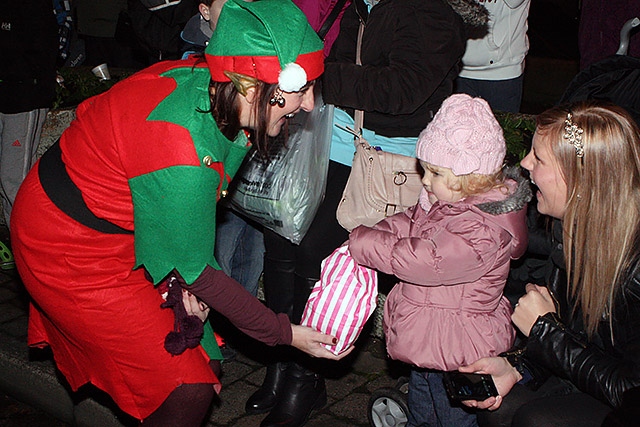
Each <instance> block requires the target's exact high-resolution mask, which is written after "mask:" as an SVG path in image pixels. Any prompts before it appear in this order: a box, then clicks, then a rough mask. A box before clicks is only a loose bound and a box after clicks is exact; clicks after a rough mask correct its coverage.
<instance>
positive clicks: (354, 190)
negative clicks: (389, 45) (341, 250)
mask: <svg viewBox="0 0 640 427" xmlns="http://www.w3.org/2000/svg"><path fill="white" fill-rule="evenodd" d="M363 32H364V24H362V23H360V29H359V31H358V44H357V48H356V63H357V64H358V65H361V61H360V46H361V43H362V34H363ZM354 121H355V129H354V130H351V129H348V128H343V129H345V130H346V131H348V132H351V133H353V134H354V137H355V140H354V143H355V146H356V152H355V156H354V158H353V164H352V166H351V173H350V175H349V179H348V180H347V185H346V186H345V188H344V192H343V193H342V199H341V200H340V203H339V204H338V209H337V211H336V216H337V218H338V222H339V223H340V225H341V226H342V227H344V228H345V229H346V230H348V231H351V230H353V229H354V228H356V227H357V226H359V225H366V226H372V225H374V224H376V223H377V222H378V221H380V220H382V219H383V218H385V217H387V216H391V215H394V214H396V213H398V212H402V211H404V210H405V209H407V208H409V207H411V206H413V205H415V204H416V203H417V202H418V197H419V195H420V190H421V189H422V181H421V180H422V168H421V166H420V164H419V163H418V160H417V159H416V158H415V157H408V156H403V155H401V154H393V153H388V152H385V151H382V150H380V149H377V148H375V147H372V146H371V145H369V143H368V142H367V140H366V139H364V138H363V137H362V135H361V133H362V131H361V129H362V125H363V121H364V113H363V111H362V110H356V112H355V117H354Z"/></svg>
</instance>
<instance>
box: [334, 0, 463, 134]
mask: <svg viewBox="0 0 640 427" xmlns="http://www.w3.org/2000/svg"><path fill="white" fill-rule="evenodd" d="M456 3H464V2H460V1H456ZM361 19H362V20H363V21H364V22H365V23H366V29H365V32H364V36H363V42H362V55H361V57H362V64H363V65H362V66H358V65H356V64H355V53H356V40H357V35H358V27H359V22H360V20H361ZM466 34H467V32H466V30H465V24H464V23H463V20H462V18H461V17H460V15H459V14H458V13H456V12H454V10H453V9H452V7H451V6H450V5H449V4H448V3H447V2H446V1H445V0H429V1H425V0H380V2H379V3H377V4H376V5H375V6H374V7H373V8H372V9H371V12H370V13H368V12H367V6H366V4H365V2H364V0H355V1H354V2H353V3H352V4H351V6H350V7H348V8H347V10H346V11H345V13H344V16H343V18H342V21H341V26H340V34H339V35H338V38H337V39H336V41H335V43H334V45H333V47H332V49H331V54H330V55H329V57H328V58H327V61H326V63H325V65H326V67H325V72H324V76H323V95H324V100H325V101H326V102H328V103H331V104H335V105H337V106H338V107H341V108H344V109H346V110H347V111H348V112H349V113H350V114H351V115H353V109H361V110H364V111H365V114H364V127H365V128H367V129H370V130H372V131H375V132H376V133H378V134H381V135H384V136H388V137H398V136H405V137H412V136H417V135H418V134H419V133H420V131H422V130H423V129H424V128H425V127H426V125H427V124H428V123H429V121H430V120H431V118H432V117H433V114H435V112H436V111H437V110H438V108H440V104H441V103H442V101H443V100H444V99H445V98H446V97H447V96H449V95H450V94H451V93H452V90H453V80H454V79H455V78H456V76H457V75H458V71H459V62H460V58H461V57H462V55H463V54H464V50H465V44H466Z"/></svg>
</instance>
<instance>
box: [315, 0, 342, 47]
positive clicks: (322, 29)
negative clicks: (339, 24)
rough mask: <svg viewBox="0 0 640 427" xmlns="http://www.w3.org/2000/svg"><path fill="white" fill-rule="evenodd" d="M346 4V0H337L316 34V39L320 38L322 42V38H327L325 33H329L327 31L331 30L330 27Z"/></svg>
mask: <svg viewBox="0 0 640 427" xmlns="http://www.w3.org/2000/svg"><path fill="white" fill-rule="evenodd" d="M346 2H347V0H338V1H337V2H336V4H335V5H334V6H333V9H331V12H330V13H329V15H328V16H327V19H325V20H324V22H323V23H322V27H320V29H319V30H318V32H317V34H318V37H320V39H321V40H323V41H324V38H325V37H326V36H327V33H328V32H329V29H331V26H332V25H333V23H334V22H335V21H336V19H337V18H338V15H339V14H340V11H341V10H342V7H343V6H344V4H345V3H346Z"/></svg>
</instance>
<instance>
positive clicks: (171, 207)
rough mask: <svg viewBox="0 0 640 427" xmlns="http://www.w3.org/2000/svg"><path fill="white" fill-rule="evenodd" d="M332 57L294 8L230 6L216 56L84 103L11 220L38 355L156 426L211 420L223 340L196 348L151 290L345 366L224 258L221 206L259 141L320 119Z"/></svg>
mask: <svg viewBox="0 0 640 427" xmlns="http://www.w3.org/2000/svg"><path fill="white" fill-rule="evenodd" d="M284 17H286V22H284V21H285V19H284ZM239 35H242V37H239ZM322 48H323V45H322V42H321V41H320V39H318V37H317V36H316V34H315V32H314V31H313V30H312V29H311V28H310V27H309V25H308V23H307V20H306V18H305V16H304V15H303V14H302V13H301V12H300V10H299V9H297V8H296V7H295V6H294V5H293V4H292V3H291V2H290V0H264V1H260V2H255V3H245V2H243V1H241V0H229V1H228V2H227V4H226V5H225V6H224V8H223V10H222V13H221V16H220V21H219V23H218V27H217V29H216V31H215V32H214V34H213V36H212V42H211V43H210V44H209V47H208V48H207V49H206V50H205V60H202V59H201V58H200V59H193V60H187V61H176V62H161V63H158V64H155V65H153V66H152V67H150V68H148V69H145V70H142V71H140V72H139V73H137V74H135V75H134V76H132V77H130V78H129V79H126V80H124V81H123V82H120V83H118V84H117V85H115V86H114V87H113V88H112V89H111V90H109V91H108V92H106V93H104V94H102V95H99V96H96V97H94V98H91V99H88V100H87V101H85V102H84V103H82V104H81V105H80V106H79V107H78V109H77V118H76V120H75V121H74V122H73V123H72V124H71V126H70V127H69V128H68V129H67V130H66V131H65V132H64V134H63V135H62V137H61V138H60V141H59V144H56V145H55V146H54V147H52V148H51V149H50V150H49V151H48V152H47V153H46V154H45V155H44V156H43V158H42V159H41V160H40V161H39V162H38V163H37V164H36V166H35V167H34V168H33V170H32V171H31V173H30V174H29V176H28V177H27V179H26V180H25V182H24V185H23V186H22V188H21V189H20V192H19V194H18V197H17V200H16V203H15V205H14V209H13V217H12V220H11V237H12V243H13V248H14V251H15V257H16V263H17V266H18V269H19V272H20V275H21V277H22V279H23V281H24V284H25V286H26V288H27V290H28V291H29V293H30V294H31V296H32V298H33V304H32V306H31V314H30V318H29V345H31V346H36V347H43V346H45V345H50V346H51V348H52V350H53V355H54V358H55V360H56V363H57V365H58V367H59V369H60V371H62V373H63V374H64V375H65V377H66V378H67V380H68V382H69V384H70V385H71V387H72V388H73V389H74V390H75V389H78V388H79V387H80V386H82V385H83V384H86V383H92V384H94V385H95V386H97V387H98V388H100V389H102V390H104V391H106V392H107V393H108V394H109V395H111V397H112V398H113V399H114V401H115V402H116V403H117V404H118V406H119V407H120V408H121V409H123V410H124V411H125V412H127V413H129V414H131V415H132V416H134V417H136V418H137V419H139V420H142V421H143V422H144V425H145V426H147V425H158V424H162V425H171V426H181V425H185V426H196V425H199V424H200V423H201V422H202V420H203V419H204V416H205V414H206V413H207V410H208V408H209V405H210V403H211V400H212V399H213V396H214V390H215V391H219V389H220V383H219V381H218V379H217V377H216V375H215V373H214V372H213V371H212V369H211V367H210V360H211V359H215V358H216V355H217V354H218V353H219V352H218V349H217V347H216V345H215V340H214V339H212V338H213V333H212V331H211V330H210V329H209V330H207V329H206V328H205V331H204V338H203V340H202V345H200V343H199V336H198V335H197V333H196V335H195V339H194V335H193V330H191V329H189V328H191V326H193V324H191V326H189V328H188V327H187V323H182V321H183V320H184V319H178V317H177V315H176V317H174V313H173V312H172V310H171V309H169V308H166V307H168V306H169V304H168V303H169V300H167V301H166V303H165V302H164V300H163V295H162V294H161V293H160V292H159V291H158V289H157V288H156V287H154V285H162V286H161V289H163V290H165V291H168V293H169V294H170V295H173V297H174V300H175V295H176V291H178V292H180V293H178V295H181V294H182V292H181V291H179V288H178V287H177V286H180V287H181V288H183V289H188V290H189V291H190V293H191V294H192V295H195V296H197V297H198V298H199V300H200V301H203V302H204V303H206V304H207V305H208V306H210V307H212V308H213V309H215V310H217V311H219V312H220V313H222V314H223V315H225V316H227V317H228V318H229V319H230V320H231V321H232V322H233V323H235V325H236V326H237V327H239V328H240V329H241V330H243V331H244V332H246V333H247V334H248V335H250V336H252V337H254V338H256V339H258V340H260V341H263V342H265V343H267V344H269V345H276V344H290V345H293V346H295V347H298V348H300V349H302V350H304V351H306V352H308V353H310V354H312V355H314V356H319V357H328V358H333V357H332V354H331V353H330V352H329V351H328V350H326V349H325V348H324V347H322V346H321V343H325V344H330V343H331V342H332V341H333V337H331V336H328V335H324V334H321V333H319V332H316V331H313V330H311V329H308V328H303V327H300V326H293V325H291V324H290V323H289V320H288V318H287V316H286V314H279V315H276V314H274V313H273V312H272V311H270V310H268V309H266V308H265V307H264V306H263V305H262V304H261V303H260V302H259V301H258V300H257V299H255V298H253V297H251V296H250V295H249V294H248V293H247V292H246V291H245V290H244V289H243V288H242V286H240V285H239V284H238V283H237V282H235V281H234V280H232V279H230V278H229V277H227V276H226V275H225V274H224V273H222V272H221V271H220V270H219V266H218V264H217V263H216V260H215V259H214V255H213V253H214V248H213V246H214V242H215V217H216V215H215V211H216V202H217V200H218V199H219V197H220V195H221V194H222V193H223V192H224V191H225V190H226V188H227V186H228V184H229V181H230V180H231V178H232V177H233V175H234V173H235V172H236V170H237V169H238V167H239V166H240V163H241V162H242V159H243V158H244V156H245V154H246V152H247V151H248V150H249V146H250V144H249V143H248V140H249V138H248V136H247V135H248V134H249V135H250V139H251V141H252V142H254V143H255V144H256V145H257V148H258V149H260V150H266V149H267V148H268V147H267V146H266V145H267V141H268V138H269V137H273V136H276V135H277V134H278V133H279V132H280V130H281V128H282V126H283V124H284V123H285V121H286V119H287V117H291V116H292V115H294V114H295V113H296V112H298V111H299V110H305V111H310V110H311V109H312V108H313V103H314V100H313V91H312V90H309V88H310V87H311V86H312V85H313V81H314V80H315V79H316V78H318V77H319V76H320V75H321V74H322V71H323V55H322ZM186 295H187V296H184V297H181V296H178V298H179V299H180V298H183V299H184V304H185V308H186V311H187V314H195V315H198V316H199V317H201V318H203V317H204V315H206V313H207V310H208V309H206V308H204V309H199V308H198V303H197V302H196V301H195V299H194V298H193V297H191V298H190V297H188V295H189V294H186ZM163 303H164V306H165V308H163V307H161V305H163ZM192 306H193V308H191V307H192ZM180 308H182V306H180ZM174 309H175V307H174ZM182 311H183V312H184V310H182ZM176 313H178V310H176ZM197 323H198V326H200V325H201V323H200V322H197ZM192 329H193V328H192ZM205 350H206V351H205Z"/></svg>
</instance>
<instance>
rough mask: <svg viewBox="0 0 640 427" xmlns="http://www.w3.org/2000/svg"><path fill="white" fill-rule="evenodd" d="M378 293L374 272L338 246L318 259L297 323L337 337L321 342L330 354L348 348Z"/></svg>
mask: <svg viewBox="0 0 640 427" xmlns="http://www.w3.org/2000/svg"><path fill="white" fill-rule="evenodd" d="M377 296H378V274H377V273H376V271H375V270H373V269H371V268H368V267H364V266H362V265H359V264H358V263H356V262H355V261H354V259H353V258H352V257H351V254H350V253H349V248H348V246H346V245H345V246H340V247H339V248H338V249H336V250H335V251H333V253H332V254H331V255H329V256H328V257H327V258H325V259H324V260H323V261H322V269H321V272H320V280H319V281H318V282H316V284H315V286H314V287H313V290H312V291H311V295H309V299H308V301H307V305H306V306H305V309H304V313H303V315H302V320H301V321H300V324H301V325H303V326H309V327H312V328H313V329H317V330H318V331H320V332H324V333H325V334H329V335H333V336H334V337H336V338H338V343H337V344H335V345H325V347H326V348H327V349H328V350H329V351H331V352H332V353H334V354H336V355H337V354H340V353H341V352H343V351H344V350H346V349H348V348H349V347H350V346H351V345H352V344H353V343H354V342H355V341H356V339H357V338H358V336H359V335H360V332H362V329H363V327H364V324H365V323H366V322H367V320H368V319H369V317H370V316H371V314H373V312H374V311H375V308H376V301H377Z"/></svg>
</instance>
